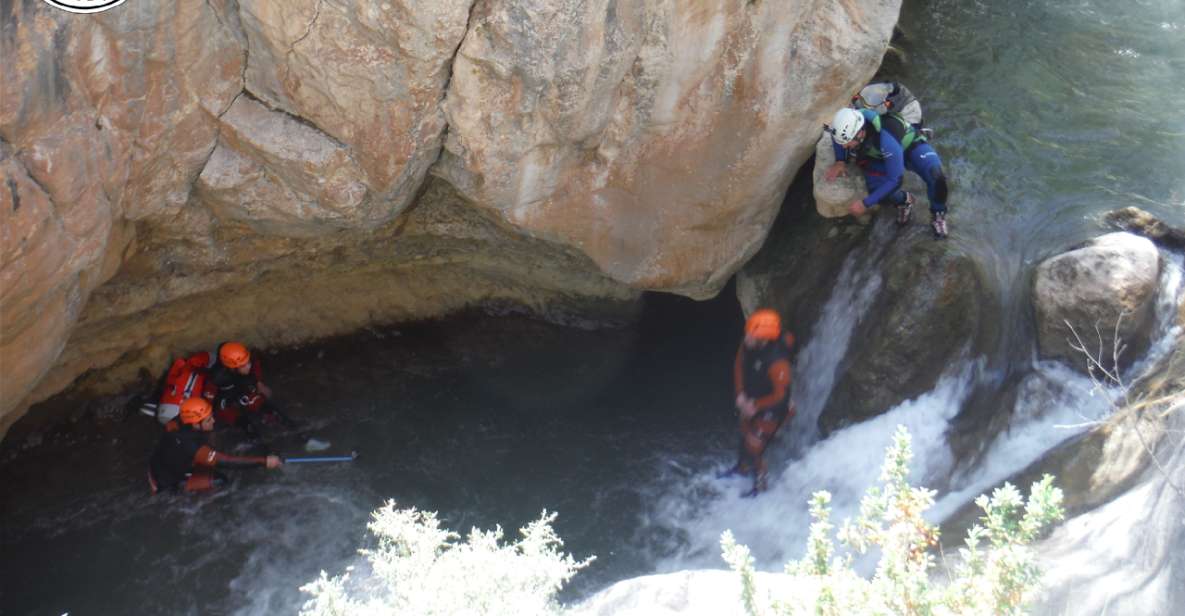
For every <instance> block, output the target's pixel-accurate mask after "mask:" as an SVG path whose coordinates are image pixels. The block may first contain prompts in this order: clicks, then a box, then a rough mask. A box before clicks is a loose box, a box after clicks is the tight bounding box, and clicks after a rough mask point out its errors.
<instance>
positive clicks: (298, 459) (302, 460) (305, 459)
mask: <svg viewBox="0 0 1185 616" xmlns="http://www.w3.org/2000/svg"><path fill="white" fill-rule="evenodd" d="M357 457H358V452H357V451H351V452H350V455H348V456H290V457H286V458H284V464H323V463H327V462H353V461H354V460H355V459H356V458H357Z"/></svg>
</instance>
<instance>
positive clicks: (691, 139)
mask: <svg viewBox="0 0 1185 616" xmlns="http://www.w3.org/2000/svg"><path fill="white" fill-rule="evenodd" d="M899 6H900V2H899V0H848V1H845V2H838V3H837V2H823V1H821V0H815V1H809V2H800V3H794V4H793V6H792V7H789V8H787V7H786V6H785V5H783V4H781V3H775V2H767V1H765V0H752V1H748V2H746V1H743V0H691V1H680V2H674V1H671V0H643V1H639V2H629V3H622V2H616V1H614V0H595V1H592V2H575V1H568V0H476V1H475V0H386V1H382V2H362V1H354V0H283V1H280V0H255V1H248V0H241V1H238V2H236V1H235V0H206V1H205V2H198V1H197V0H184V1H181V2H174V1H167V0H135V1H133V2H128V3H125V4H124V5H122V6H120V7H118V8H117V9H115V10H111V11H108V12H104V13H99V14H92V15H76V14H70V13H65V12H63V11H60V10H57V9H54V8H52V7H50V6H48V5H47V4H45V3H43V2H40V1H39V0H9V1H4V2H0V48H2V49H0V50H2V51H3V56H4V58H5V61H4V68H3V83H4V95H3V96H0V175H2V176H3V177H2V178H0V182H2V185H0V234H2V235H0V239H2V241H3V243H2V245H0V366H2V369H3V379H2V382H0V430H3V429H4V428H5V427H6V426H7V425H9V424H10V423H11V422H12V421H13V420H14V418H15V417H16V416H18V415H19V413H21V412H22V411H23V409H24V408H26V407H27V406H28V405H29V404H30V403H32V402H35V401H37V400H39V399H42V398H44V397H45V396H47V395H50V394H52V393H54V392H55V391H58V390H60V389H61V388H62V387H64V386H65V385H66V384H68V383H70V382H72V381H73V380H74V379H75V378H77V377H78V375H80V374H82V373H83V372H86V371H88V370H94V371H96V372H94V373H93V374H94V379H95V380H96V381H102V380H104V379H106V380H108V381H110V382H116V381H118V380H119V379H121V378H123V377H124V376H126V373H127V372H128V371H129V370H132V369H133V368H135V367H149V366H150V365H153V364H154V362H158V361H160V360H161V358H162V357H163V356H165V355H168V354H170V353H174V352H177V351H178V350H181V349H182V348H184V347H189V346H195V345H205V344H208V343H210V342H212V341H215V340H217V339H218V338H222V337H227V336H235V337H243V338H247V339H249V340H251V341H253V342H255V343H258V344H269V343H280V342H295V341H298V340H303V339H307V338H309V337H311V336H317V335H324V334H326V333H334V332H339V331H345V330H347V329H349V328H353V327H359V326H362V325H365V324H366V323H369V322H375V321H384V320H395V319H401V318H412V317H421V316H429V315H432V314H440V313H442V312H444V311H447V310H451V309H455V308H456V307H458V306H461V305H464V304H466V303H470V302H473V301H479V300H483V299H488V298H491V297H497V298H502V299H507V300H514V301H518V302H521V303H526V304H528V305H533V306H540V307H542V306H543V305H545V304H548V303H550V302H553V301H568V300H572V299H575V298H593V299H608V300H611V301H623V300H627V299H628V298H630V297H632V296H634V295H635V294H636V293H637V292H638V291H640V290H644V289H655V290H663V291H671V292H677V293H682V294H686V295H689V296H693V297H705V296H708V295H711V294H713V293H715V292H716V291H717V290H718V289H719V288H720V287H721V286H722V285H723V284H724V282H725V281H726V280H727V278H728V277H729V276H730V275H731V274H732V273H733V272H734V271H735V270H736V269H737V268H738V267H739V266H740V265H741V264H742V263H743V262H744V261H745V260H746V259H748V258H749V257H750V256H751V255H752V254H753V253H754V252H755V251H756V249H757V248H758V247H759V245H760V244H761V242H762V240H763V239H764V237H765V235H766V233H767V230H768V227H769V225H770V223H771V222H772V220H773V218H774V216H775V215H776V213H777V207H778V203H779V201H780V196H781V193H782V192H783V191H784V190H785V188H786V186H787V184H789V182H790V179H791V177H792V176H793V175H794V173H795V172H796V170H797V169H798V167H799V166H800V165H801V164H802V162H803V161H805V160H806V159H807V158H808V157H809V155H810V153H811V151H812V145H813V143H814V142H815V140H816V138H817V136H818V127H819V126H820V124H821V123H822V122H823V121H825V120H826V119H827V117H829V116H830V114H831V113H832V112H833V111H834V109H835V108H836V107H837V106H839V105H840V104H842V103H843V102H844V101H845V100H846V98H847V96H848V95H849V94H850V92H852V91H854V89H856V88H857V87H858V86H859V85H860V84H861V83H863V81H864V80H866V79H867V78H868V77H869V76H871V74H872V73H873V71H874V70H875V68H876V66H877V65H878V64H879V62H880V59H881V56H882V54H883V52H884V50H885V49H886V46H887V44H888V39H889V35H890V33H891V30H892V27H893V25H894V23H895V22H896V18H897V12H898V9H899ZM430 176H437V177H439V178H441V179H443V180H444V181H443V182H442V181H440V180H431V179H429V178H430ZM446 182H447V183H446ZM450 185H451V186H450ZM475 234H477V235H480V236H482V238H483V239H481V240H480V241H475V240H474V239H473V238H474V235H475ZM364 272H365V273H366V274H364ZM367 274H370V275H371V276H369V277H368V275H367ZM293 299H296V300H298V301H297V303H296V304H295V305H301V306H306V307H307V308H308V310H306V311H304V312H303V313H301V312H300V311H298V310H295V309H284V308H283V306H284V305H294V304H293ZM285 302H287V304H285ZM339 304H340V305H343V306H345V308H343V309H341V310H335V309H334V307H335V306H336V305H339ZM117 360H118V362H117ZM116 363H118V365H119V367H120V368H119V369H118V370H115V371H111V370H108V368H110V367H111V366H112V365H113V364H116ZM153 369H154V370H155V369H159V367H158V366H154V365H153ZM104 371H106V373H107V376H106V377H103V376H101V375H100V373H103V372H104Z"/></svg>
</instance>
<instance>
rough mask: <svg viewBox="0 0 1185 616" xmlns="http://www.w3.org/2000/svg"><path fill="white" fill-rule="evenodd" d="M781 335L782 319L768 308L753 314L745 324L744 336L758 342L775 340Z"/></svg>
mask: <svg viewBox="0 0 1185 616" xmlns="http://www.w3.org/2000/svg"><path fill="white" fill-rule="evenodd" d="M781 333H782V318H781V317H779V316H778V313H777V312H774V311H773V310H770V309H769V308H762V309H761V310H758V311H757V312H754V313H753V314H752V315H751V316H750V317H749V320H748V321H746V322H745V335H746V336H752V337H754V338H756V339H758V340H771V341H772V340H777V339H778V336H779V335H781Z"/></svg>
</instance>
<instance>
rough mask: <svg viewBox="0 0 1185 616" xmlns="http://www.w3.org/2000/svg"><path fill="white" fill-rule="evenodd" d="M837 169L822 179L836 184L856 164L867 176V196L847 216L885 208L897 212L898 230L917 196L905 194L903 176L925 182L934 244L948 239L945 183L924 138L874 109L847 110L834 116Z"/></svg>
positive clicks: (829, 170) (899, 119) (830, 169)
mask: <svg viewBox="0 0 1185 616" xmlns="http://www.w3.org/2000/svg"><path fill="white" fill-rule="evenodd" d="M829 131H830V133H831V138H832V148H833V149H834V150H835V163H834V164H832V165H831V166H830V167H828V168H827V171H826V172H825V173H824V176H823V177H824V178H825V179H826V180H827V181H832V180H834V179H835V178H837V177H839V176H840V175H842V174H844V173H846V172H847V163H849V162H851V163H855V164H856V165H857V166H859V167H860V169H861V171H862V172H863V173H864V182H865V184H866V185H867V187H868V196H867V197H865V198H864V199H862V200H856V201H853V202H852V203H851V204H850V205H849V206H848V212H849V213H850V214H851V215H853V216H862V215H863V214H864V212H865V211H866V210H867V209H868V208H872V207H876V206H879V205H882V204H885V205H892V206H895V207H896V208H897V224H898V225H906V224H908V223H909V221H910V218H911V216H912V214H913V204H914V196H913V195H912V194H910V193H908V192H906V191H904V190H902V189H901V184H902V181H903V180H904V177H905V170H906V169H909V170H910V171H913V172H914V173H916V174H918V175H919V176H921V178H922V180H923V181H924V182H925V183H926V195H927V197H928V198H929V200H930V228H931V229H932V230H933V231H934V237H935V238H939V239H941V238H944V237H946V236H947V227H946V198H947V192H948V189H947V182H946V176H945V174H944V173H943V170H942V159H940V158H939V157H938V152H936V151H934V148H932V147H930V144H929V143H927V142H926V137H925V136H924V135H922V134H921V132H919V131H918V130H917V129H916V128H915V127H914V126H912V125H911V124H910V123H909V122H907V121H906V120H905V119H904V118H902V117H901V116H899V115H897V114H895V113H887V114H885V115H883V116H882V115H880V114H878V113H877V112H876V111H873V110H871V109H859V110H857V109H851V108H848V107H845V108H843V109H840V110H839V111H838V112H836V114H835V118H834V119H833V120H832V122H831V127H830V129H829Z"/></svg>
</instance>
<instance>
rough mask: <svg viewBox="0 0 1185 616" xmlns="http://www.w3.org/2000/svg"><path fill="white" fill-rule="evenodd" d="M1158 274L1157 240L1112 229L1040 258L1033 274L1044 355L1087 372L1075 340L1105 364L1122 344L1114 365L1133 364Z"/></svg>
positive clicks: (1142, 344)
mask: <svg viewBox="0 0 1185 616" xmlns="http://www.w3.org/2000/svg"><path fill="white" fill-rule="evenodd" d="M1159 276H1160V253H1159V252H1158V251H1157V250H1156V246H1155V245H1153V243H1152V242H1151V241H1149V240H1148V239H1146V238H1142V237H1139V236H1136V235H1132V234H1131V233H1109V234H1107V235H1104V236H1101V237H1098V238H1095V239H1093V240H1091V241H1089V242H1087V243H1086V245H1084V246H1082V247H1080V248H1077V249H1074V250H1071V251H1069V252H1065V253H1063V254H1060V255H1057V256H1055V257H1052V258H1050V259H1047V260H1046V261H1044V262H1043V263H1041V265H1039V266H1038V267H1037V273H1036V275H1035V277H1034V282H1033V302H1034V304H1035V307H1036V311H1037V337H1038V342H1039V344H1040V349H1041V355H1042V356H1043V357H1048V358H1056V359H1061V360H1063V361H1065V362H1066V363H1068V364H1069V365H1071V366H1073V367H1075V368H1076V369H1078V370H1080V371H1083V372H1086V371H1087V359H1086V357H1085V355H1084V354H1083V352H1082V351H1081V350H1077V349H1075V348H1074V347H1075V346H1085V348H1086V350H1088V351H1089V352H1090V353H1091V354H1092V355H1093V356H1096V357H1095V359H1096V360H1098V361H1100V362H1101V363H1102V364H1103V367H1104V368H1106V369H1107V370H1111V369H1113V368H1115V361H1114V353H1115V352H1116V350H1117V349H1120V350H1121V352H1120V355H1119V362H1118V364H1119V366H1118V367H1119V368H1121V369H1122V368H1123V367H1126V366H1128V365H1130V364H1131V362H1133V361H1134V360H1135V359H1136V358H1138V357H1140V356H1141V355H1142V354H1143V352H1144V350H1145V349H1147V348H1148V344H1149V337H1150V336H1151V333H1152V332H1151V330H1152V325H1153V321H1154V319H1153V312H1154V306H1155V298H1156V292H1157V288H1158V282H1159ZM1075 333H1076V334H1077V336H1078V338H1075ZM1079 339H1080V340H1081V343H1079Z"/></svg>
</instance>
